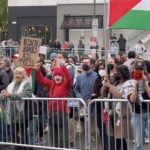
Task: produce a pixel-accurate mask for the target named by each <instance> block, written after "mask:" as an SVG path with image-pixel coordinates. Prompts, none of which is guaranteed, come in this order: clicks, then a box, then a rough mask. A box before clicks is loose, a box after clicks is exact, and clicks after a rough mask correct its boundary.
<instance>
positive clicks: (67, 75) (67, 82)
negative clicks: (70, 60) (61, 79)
mask: <svg viewBox="0 0 150 150" xmlns="http://www.w3.org/2000/svg"><path fill="white" fill-rule="evenodd" d="M62 71H63V72H64V75H65V88H67V89H71V87H72V77H71V75H70V72H69V70H68V69H67V68H66V66H63V67H62Z"/></svg>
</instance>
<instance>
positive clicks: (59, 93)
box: [36, 66, 72, 114]
mask: <svg viewBox="0 0 150 150" xmlns="http://www.w3.org/2000/svg"><path fill="white" fill-rule="evenodd" d="M62 70H63V72H64V75H65V80H64V81H63V82H62V83H61V84H56V83H55V81H52V80H49V79H47V78H44V77H43V75H42V73H41V70H40V69H39V70H38V71H37V72H36V77H37V80H38V82H40V83H41V84H43V85H44V86H45V87H48V88H49V89H50V91H49V97H50V98H68V97H69V94H70V90H71V86H72V78H71V76H70V73H69V71H68V69H67V68H66V67H65V66H64V67H62ZM54 85H55V89H54V92H53V96H52V97H51V93H52V89H53V87H54ZM52 102H53V108H54V111H62V110H63V107H62V105H64V106H65V113H66V114H67V113H69V108H68V105H67V101H66V100H63V101H61V100H50V101H49V103H48V114H50V112H51V107H52ZM57 105H58V109H59V110H57Z"/></svg>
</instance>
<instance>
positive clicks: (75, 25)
mask: <svg viewBox="0 0 150 150" xmlns="http://www.w3.org/2000/svg"><path fill="white" fill-rule="evenodd" d="M96 18H97V19H98V20H99V28H102V27H103V16H102V15H101V16H96ZM92 19H93V17H92V16H65V17H64V20H63V22H62V25H61V27H60V28H61V29H91V28H92Z"/></svg>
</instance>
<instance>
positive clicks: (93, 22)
mask: <svg viewBox="0 0 150 150" xmlns="http://www.w3.org/2000/svg"><path fill="white" fill-rule="evenodd" d="M92 29H93V30H98V19H93V20H92Z"/></svg>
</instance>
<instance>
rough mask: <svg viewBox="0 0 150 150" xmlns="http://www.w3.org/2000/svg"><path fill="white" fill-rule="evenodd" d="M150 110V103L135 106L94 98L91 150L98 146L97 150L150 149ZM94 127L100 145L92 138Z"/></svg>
mask: <svg viewBox="0 0 150 150" xmlns="http://www.w3.org/2000/svg"><path fill="white" fill-rule="evenodd" d="M137 105H139V106H138V107H137ZM146 106H147V107H146ZM149 108H150V100H143V101H139V102H136V104H132V105H131V103H130V102H129V101H128V100H125V99H93V100H92V101H91V102H90V103H89V105H88V115H89V122H88V123H89V124H88V144H89V149H92V147H96V150H97V149H101V150H142V149H143V150H145V149H150V141H149V140H150V109H149ZM93 124H94V126H93ZM94 128H95V131H94V132H96V134H95V135H94V138H95V139H94V142H95V144H96V145H94V143H93V141H92V139H91V138H92V136H91V130H92V133H93V129H94ZM97 130H98V131H97ZM144 143H146V144H144Z"/></svg>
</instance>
